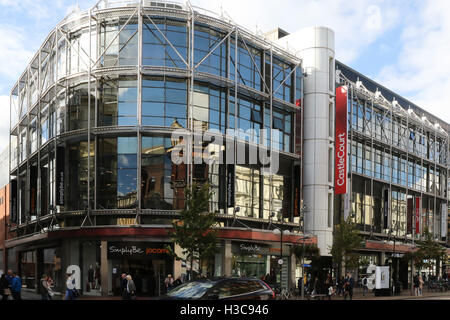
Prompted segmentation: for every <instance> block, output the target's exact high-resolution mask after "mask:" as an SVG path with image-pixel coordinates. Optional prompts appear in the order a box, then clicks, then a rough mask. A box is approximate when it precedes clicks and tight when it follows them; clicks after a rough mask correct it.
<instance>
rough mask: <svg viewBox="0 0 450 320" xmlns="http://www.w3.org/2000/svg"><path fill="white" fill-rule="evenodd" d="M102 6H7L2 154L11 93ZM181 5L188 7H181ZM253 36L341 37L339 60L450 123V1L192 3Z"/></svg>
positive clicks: (13, 1)
mask: <svg viewBox="0 0 450 320" xmlns="http://www.w3.org/2000/svg"><path fill="white" fill-rule="evenodd" d="M96 2H97V0H78V1H76V0H56V1H55V0H0V108H1V110H2V111H1V113H0V114H1V115H2V116H1V117H0V151H1V150H3V149H4V148H5V147H6V146H7V143H8V131H9V93H10V90H11V89H12V87H13V86H14V84H15V82H16V81H17V79H18V77H19V76H20V75H21V74H22V72H23V71H24V70H25V68H26V66H27V65H28V63H29V62H30V60H31V58H32V57H33V55H34V54H35V53H36V51H37V50H38V49H39V47H40V46H41V44H42V42H43V41H44V40H45V38H46V37H47V35H48V34H49V32H50V31H51V30H52V29H53V28H54V27H55V26H56V24H57V23H58V22H59V21H61V20H62V19H63V18H64V17H65V16H66V15H67V14H69V13H70V12H71V11H72V10H73V9H74V8H75V7H76V5H77V3H78V5H79V7H80V8H81V10H86V9H89V8H90V7H92V6H93V5H94V4H95V3H96ZM175 2H182V1H181V0H178V1H175ZM191 3H192V5H194V6H197V7H200V8H205V9H208V10H212V11H215V12H221V11H223V12H224V13H225V15H226V16H229V17H230V18H231V19H232V20H233V21H234V22H235V23H237V24H238V25H241V26H243V27H246V28H247V29H249V30H252V31H255V30H258V31H259V32H267V31H270V30H273V29H275V28H277V27H280V28H282V29H284V30H286V31H288V32H289V33H293V32H295V31H297V30H299V29H301V28H303V27H308V26H326V27H329V28H331V29H333V30H334V31H335V35H336V58H337V59H338V60H340V61H341V62H343V63H345V64H347V65H349V66H350V67H352V68H353V69H355V70H357V71H359V72H360V73H362V74H364V75H366V76H368V77H370V78H372V79H374V80H375V81H377V82H379V83H380V84H382V85H384V86H385V87H387V88H389V89H391V90H392V91H394V92H396V93H398V94H400V95H401V96H403V97H405V98H406V99H408V100H410V101H411V102H413V103H415V104H417V105H418V106H419V107H421V108H422V109H425V110H427V111H428V112H430V113H432V114H434V115H436V116H437V117H439V118H440V119H442V120H444V121H446V122H447V123H450V111H449V108H448V106H447V97H446V95H447V94H448V93H450V76H448V75H450V59H449V58H448V54H449V52H450V1H448V0H345V1H344V0H277V1H267V0H191Z"/></svg>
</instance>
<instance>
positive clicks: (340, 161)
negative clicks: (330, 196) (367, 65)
mask: <svg viewBox="0 0 450 320" xmlns="http://www.w3.org/2000/svg"><path fill="white" fill-rule="evenodd" d="M347 92H348V88H347V86H342V87H339V88H337V89H336V132H335V134H336V135H335V174H334V180H335V181H334V187H335V194H337V195H339V194H346V193H347V104H348V102H347Z"/></svg>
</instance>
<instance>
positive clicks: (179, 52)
mask: <svg viewBox="0 0 450 320" xmlns="http://www.w3.org/2000/svg"><path fill="white" fill-rule="evenodd" d="M129 18H130V16H126V14H125V16H121V17H115V18H113V17H104V18H102V19H101V21H100V20H99V22H98V24H97V23H96V24H95V25H92V26H91V28H89V27H88V26H85V25H83V26H72V28H74V30H72V31H71V32H70V34H69V36H68V38H67V39H66V37H62V36H61V34H60V31H59V30H55V31H53V32H52V33H51V35H50V36H49V38H48V40H47V42H46V43H45V44H44V45H43V47H42V48H41V49H40V51H41V55H40V57H41V59H35V60H33V61H32V64H31V65H30V66H29V69H30V70H31V71H30V72H27V73H25V74H24V75H23V76H22V78H21V79H20V81H19V82H18V83H17V85H16V88H15V89H14V90H13V91H12V92H13V93H12V96H11V103H12V106H11V107H12V109H14V110H16V109H17V110H16V111H14V114H13V115H12V123H11V127H12V128H15V127H16V126H17V128H16V129H13V130H11V149H10V153H11V162H10V163H11V165H12V167H11V169H12V171H13V173H14V174H13V175H12V176H11V179H12V181H13V182H14V183H16V184H17V188H16V189H17V190H16V191H15V192H12V196H11V200H12V201H13V202H16V203H17V206H16V207H14V208H13V211H16V212H13V214H12V216H13V217H16V218H17V219H16V222H18V224H23V223H25V222H27V221H35V220H37V219H39V217H43V216H45V215H48V214H51V213H53V212H56V213H63V212H69V213H73V214H75V213H78V214H79V213H80V212H86V211H87V210H89V209H90V210H96V211H102V210H103V211H104V212H107V210H122V212H125V211H124V210H136V209H142V210H180V209H182V208H184V188H185V187H186V185H187V184H188V183H189V180H190V176H189V175H191V176H192V178H193V181H198V182H205V181H209V183H210V184H211V187H212V189H213V191H214V194H213V197H212V199H211V205H210V209H211V210H212V211H214V212H217V213H228V214H233V208H227V206H226V200H227V199H226V190H225V188H226V183H225V182H226V179H227V177H226V174H227V169H226V166H224V165H222V164H218V163H208V164H206V163H202V164H195V165H193V166H192V168H190V167H189V166H186V165H174V164H173V163H172V161H171V156H172V149H173V148H174V146H175V144H174V142H173V141H172V140H171V139H170V132H171V131H172V130H173V129H178V128H188V129H190V128H191V127H194V128H200V127H201V128H202V130H203V131H206V130H212V129H215V130H218V132H220V133H222V134H223V135H225V134H226V133H227V130H235V132H237V133H236V135H237V139H238V140H241V141H246V142H248V143H249V144H254V145H258V144H262V145H263V146H265V147H266V148H268V149H269V150H270V149H274V150H277V151H282V152H283V153H282V154H281V155H280V162H282V165H280V168H281V169H280V170H278V172H277V173H276V174H275V175H273V176H272V177H267V176H264V175H263V174H262V165H253V164H248V163H245V164H239V165H238V166H236V170H235V176H234V184H235V200H236V201H235V205H236V206H239V207H240V208H241V211H240V212H239V213H238V215H239V216H243V217H248V218H255V219H269V218H270V219H274V220H281V219H287V220H289V221H291V222H294V220H295V219H298V218H294V214H293V212H292V208H293V203H292V202H293V195H292V190H293V184H294V178H293V177H292V174H293V167H294V161H296V159H297V158H296V156H295V155H294V154H293V153H294V146H293V142H294V141H295V140H294V137H295V134H296V132H300V131H299V129H300V123H298V124H297V128H296V127H295V126H294V125H295V122H294V116H295V115H296V113H297V112H298V110H297V109H296V108H295V105H294V103H295V101H296V100H295V99H298V98H301V95H302V91H301V81H302V79H301V77H302V72H301V68H300V67H299V63H300V61H297V60H296V59H295V58H293V57H292V56H290V55H289V54H288V53H282V52H278V51H277V53H275V54H273V53H272V52H271V51H270V50H268V49H267V48H266V47H265V46H263V45H261V43H260V42H259V41H255V39H252V38H251V37H248V36H245V37H244V36H243V35H241V34H239V35H238V36H237V34H236V33H233V32H229V31H226V30H222V29H220V28H218V27H217V26H212V25H207V24H205V23H201V22H196V24H195V25H194V26H193V30H192V26H191V22H190V21H189V20H188V19H180V18H173V17H164V16H163V15H155V16H153V15H151V16H148V15H143V16H142V19H138V16H137V15H135V16H133V17H131V18H130V19H129ZM140 21H142V25H139V24H140ZM141 40H142V43H139V41H141ZM140 50H141V51H140ZM191 50H192V51H191ZM285 55H286V56H285ZM191 63H192V64H193V65H194V67H195V73H194V81H192V82H191V78H190V76H189V74H187V71H188V70H189V68H190V64H191ZM39 64H41V65H40V66H39ZM35 66H39V67H38V68H35ZM137 67H139V68H137ZM89 71H90V72H91V75H93V76H92V78H91V79H88V78H87V75H88V74H89ZM94 74H95V76H94ZM205 75H207V76H205ZM65 77H70V81H67V82H65V83H64V85H62V80H63V79H66V78H65ZM205 77H206V78H205ZM39 81H41V83H38V82H39ZM89 81H90V82H89ZM231 83H234V84H235V85H236V86H232V85H230V84H231ZM271 88H272V91H273V92H272V91H271ZM236 89H237V92H236ZM43 91H45V95H44V94H43V93H44V92H43ZM271 92H272V93H273V97H274V98H275V99H274V102H273V103H270V101H269V99H267V96H268V95H270V93H271ZM264 129H265V130H266V132H265V133H263V131H262V130H264ZM278 133H279V134H278ZM247 148H248V147H247ZM206 150H210V149H207V147H206V146H203V147H202V151H206ZM247 152H248V151H247V149H246V155H247ZM299 152H300V151H299V150H297V151H296V153H299ZM298 178H299V177H298ZM295 179H297V178H295ZM62 186H64V188H62ZM127 212H128V213H129V212H130V211H127ZM150 220H151V219H150ZM150 220H149V219H148V217H143V218H142V221H150ZM287 220H286V221H287ZM81 221H83V218H82V217H80V216H79V215H78V216H71V217H68V218H67V219H64V221H61V225H62V226H76V225H77V224H78V223H81ZM94 223H97V224H98V225H109V224H113V225H126V224H127V223H129V224H131V223H134V220H133V219H131V218H129V217H125V216H123V217H122V216H121V217H117V218H112V217H107V216H105V215H104V216H98V217H96V218H95V219H94Z"/></svg>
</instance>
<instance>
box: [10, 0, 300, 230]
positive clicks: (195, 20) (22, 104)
mask: <svg viewBox="0 0 450 320" xmlns="http://www.w3.org/2000/svg"><path fill="white" fill-rule="evenodd" d="M123 3H126V7H124V6H123ZM164 4H165V5H164V6H155V5H153V4H151V2H150V1H146V0H145V1H144V0H139V1H107V0H100V1H98V2H97V3H96V4H95V5H94V6H93V7H92V8H91V9H89V10H88V11H85V12H74V13H73V14H71V15H69V16H68V17H66V18H65V19H64V20H63V21H61V22H60V23H59V24H58V25H57V26H56V27H55V28H54V29H53V30H52V31H51V32H50V34H49V36H48V37H47V38H46V40H45V41H44V44H43V45H42V46H41V47H40V49H39V50H38V52H37V54H36V55H35V56H34V57H33V59H32V62H31V63H30V64H29V65H28V67H27V69H26V71H25V72H24V73H23V74H22V76H21V77H20V80H19V81H18V82H17V83H16V85H15V87H14V89H13V90H12V91H11V101H10V102H11V114H13V112H15V113H16V114H17V118H18V121H17V123H15V121H13V119H12V118H10V135H11V136H10V139H11V141H10V142H14V140H15V139H16V142H17V143H16V146H15V148H14V147H11V143H10V161H9V172H10V181H12V180H13V179H12V177H15V178H16V180H17V186H18V188H17V194H16V197H17V199H19V192H20V183H21V181H22V180H23V179H26V180H25V181H26V185H27V186H29V182H30V167H31V166H32V163H31V161H34V160H33V159H35V158H36V159H37V168H38V170H37V172H38V177H37V181H38V182H37V195H38V196H37V206H36V208H37V209H36V211H37V213H36V215H37V218H36V220H35V221H31V217H30V213H29V212H26V213H25V216H26V219H25V221H22V219H21V216H22V213H21V212H19V210H18V209H17V215H18V217H17V221H19V223H18V224H17V225H14V226H13V228H12V230H13V231H15V232H16V233H17V236H24V235H26V234H34V233H39V232H46V231H47V230H54V229H57V228H60V222H61V221H62V220H63V219H64V218H65V217H71V216H81V217H83V220H82V223H81V225H80V227H81V228H83V227H92V226H96V217H97V216H102V215H110V216H133V217H134V221H135V223H136V224H139V223H140V217H141V216H142V215H156V216H158V215H160V216H173V215H177V212H176V211H164V210H145V209H142V207H141V188H140V185H141V176H140V175H138V179H137V180H138V181H137V199H138V203H139V205H138V208H137V209H133V210H107V211H108V213H105V211H103V210H99V208H97V205H96V203H97V201H96V200H97V199H96V194H97V193H96V192H94V196H93V198H92V197H91V188H95V185H96V184H97V181H96V179H97V175H96V174H95V172H96V171H97V161H96V158H97V153H96V152H95V155H94V157H95V160H94V167H93V169H94V171H95V172H94V176H93V179H92V180H93V181H91V176H92V172H91V170H92V168H91V165H90V163H91V152H90V150H91V145H92V142H95V143H96V142H97V136H98V135H100V134H104V133H109V134H110V133H118V132H128V133H130V132H132V133H134V134H136V136H137V138H138V139H139V140H138V141H140V138H141V137H142V132H144V131H146V127H145V126H143V125H142V117H141V105H142V101H141V97H142V95H141V94H142V78H143V76H144V75H160V76H174V77H180V78H185V79H187V80H188V83H189V85H188V92H189V101H188V110H189V112H188V119H189V124H190V126H191V127H190V130H191V132H193V130H194V127H193V93H194V80H207V81H208V82H211V83H214V84H217V85H219V86H221V87H224V88H226V89H227V93H228V95H229V96H230V97H231V96H232V95H234V97H235V103H237V97H238V95H241V94H242V95H245V96H249V97H250V98H254V99H257V100H259V101H261V102H262V103H265V104H267V105H268V106H270V112H271V115H272V110H273V107H274V106H278V107H280V108H284V109H287V110H290V111H293V112H300V108H299V107H297V106H296V105H295V104H293V103H289V102H286V101H282V100H280V99H278V98H275V97H274V95H275V94H276V93H277V92H278V91H279V90H280V88H281V87H282V86H283V84H285V83H286V81H288V79H292V78H293V79H297V78H296V77H295V75H296V74H298V73H300V74H301V73H302V69H301V60H300V59H299V58H298V57H296V56H295V55H293V54H291V53H289V52H287V51H285V50H284V49H282V48H280V47H278V46H277V45H275V44H273V43H271V42H267V41H266V40H264V39H262V38H261V37H260V36H257V35H255V34H253V33H252V32H250V31H248V30H246V29H244V28H242V27H240V26H238V25H237V24H235V23H234V22H233V21H231V20H228V21H225V18H224V16H223V13H222V15H220V16H219V15H217V17H212V16H211V12H207V14H203V13H200V11H201V10H202V9H199V8H195V7H193V6H192V5H191V4H190V2H189V1H187V2H186V3H185V4H184V5H182V6H180V5H179V4H175V3H170V2H164ZM213 15H215V14H214V13H213ZM158 17H166V18H175V19H180V20H182V21H184V22H185V23H186V27H187V31H188V53H187V59H185V58H184V57H183V56H182V55H181V54H180V52H179V51H178V50H177V49H176V47H175V46H174V44H173V43H171V41H169V39H168V38H167V37H166V35H165V34H164V32H163V31H161V30H160V29H159V28H158V26H157V24H156V23H155V22H154V19H156V18H158ZM119 18H122V19H127V20H126V22H125V24H123V25H122V26H121V28H120V29H119V30H118V31H117V33H116V34H115V36H114V37H113V38H112V39H110V40H109V41H108V43H105V44H103V46H102V44H101V43H100V30H101V25H102V23H103V22H104V21H107V20H110V19H119ZM136 20H137V24H138V30H137V31H136V32H134V33H133V34H132V35H131V36H129V38H128V40H127V41H126V42H125V44H123V46H122V48H120V49H119V52H120V51H121V50H122V49H123V48H124V47H125V46H126V45H127V44H128V43H129V42H130V41H131V40H132V39H133V37H138V46H139V48H138V63H137V65H136V66H117V65H116V66H104V65H102V61H103V60H104V58H105V56H106V54H107V52H108V49H109V48H111V46H112V45H113V44H114V42H115V41H116V40H117V38H118V37H119V36H120V35H121V34H123V32H124V29H125V28H126V26H128V25H129V24H130V23H131V22H132V21H136ZM197 24H206V25H208V26H212V27H214V28H217V29H219V30H220V31H221V32H223V34H224V37H223V38H222V39H220V41H219V42H218V43H216V44H215V45H214V47H213V48H212V49H211V50H210V51H209V52H208V53H207V54H206V55H205V56H204V57H202V59H201V60H200V61H199V62H198V63H197V64H194V49H195V48H194V37H195V36H194V31H195V26H196V25H197ZM149 25H152V26H153V27H155V28H156V30H157V35H158V36H159V37H162V38H163V39H164V41H165V43H166V44H168V45H169V46H170V47H171V49H173V51H174V52H175V54H176V56H177V57H178V58H180V59H181V61H182V62H183V67H179V68H174V67H161V66H147V65H143V55H142V44H143V41H142V40H143V30H144V28H148V26H149ZM86 29H87V30H88V33H87V35H88V41H87V42H88V46H87V47H83V44H82V40H81V39H82V38H83V36H85V34H84V33H85V32H84V31H86ZM78 35H79V39H80V40H78V41H74V39H75V37H76V36H78ZM231 43H234V46H235V48H234V49H235V50H236V52H235V57H237V50H238V47H239V46H240V47H242V45H243V47H244V48H245V50H246V52H247V53H248V54H249V55H250V58H251V60H252V65H253V66H254V67H255V69H256V70H257V73H258V75H259V76H260V78H261V82H262V85H263V88H264V89H263V90H262V91H259V90H256V89H254V88H252V87H249V86H246V85H245V84H243V83H240V82H239V76H240V75H239V69H238V64H237V63H236V62H233V63H234V65H235V70H234V80H232V79H230V69H231V66H232V64H231V63H232V61H231V60H232V54H231V52H230V50H227V57H226V59H227V65H228V67H227V70H228V77H227V78H224V77H219V76H215V75H212V74H207V73H204V72H200V71H199V70H198V69H199V67H200V66H202V64H203V63H204V61H206V59H207V58H208V57H209V56H210V55H211V54H213V53H214V51H215V50H216V49H217V48H219V47H220V46H221V45H222V44H227V48H231V46H230V44H231ZM249 46H253V47H255V48H258V50H259V51H260V52H261V53H262V55H261V57H260V59H261V65H258V64H257V63H256V61H255V59H256V58H255V55H254V53H253V52H252V50H251V49H250V48H249ZM274 55H277V57H280V58H282V59H283V60H284V61H285V62H286V63H287V64H288V65H289V67H290V68H291V69H292V70H290V73H289V74H288V75H287V76H286V77H285V78H284V79H283V81H282V83H281V84H280V85H279V86H278V87H277V88H273V85H272V81H271V83H270V84H268V83H266V76H267V75H266V70H265V68H261V67H262V66H264V65H265V63H266V62H267V61H270V70H273V57H274ZM63 56H64V59H63V58H62V57H63ZM117 59H119V58H118V57H117ZM75 60H77V65H76V70H77V71H76V72H73V70H72V69H73V68H74V63H73V61H75ZM69 61H70V62H71V65H70V66H69ZM109 75H134V76H137V80H138V81H137V83H138V88H137V89H138V103H137V104H138V115H137V116H138V125H137V126H131V127H120V128H119V127H96V124H97V114H98V104H97V99H95V105H94V106H92V105H91V103H92V102H91V100H92V99H91V98H89V99H88V116H87V118H88V120H87V121H88V127H87V129H79V130H74V131H70V132H63V133H57V131H56V122H57V121H58V119H57V115H58V113H57V112H56V111H57V110H58V109H59V105H58V103H59V102H60V100H61V99H64V100H63V105H64V106H67V105H68V99H69V97H68V88H69V87H71V86H73V85H75V84H81V83H87V86H88V89H87V91H88V95H89V97H91V96H92V95H95V96H96V97H97V93H98V90H97V87H98V86H97V84H98V82H99V81H100V79H101V78H102V77H108V76H109ZM270 79H273V74H272V71H271V74H270ZM295 81H296V80H294V81H293V84H294V86H295ZM36 84H37V85H36ZM294 88H295V87H294ZM294 92H295V89H293V90H292V94H294ZM262 105H263V106H264V104H262ZM47 106H48V107H47ZM52 108H54V110H55V112H54V119H53V121H54V122H55V123H54V124H53V128H51V129H50V130H53V131H52V136H51V137H50V136H49V138H48V141H46V142H45V143H44V144H41V137H40V134H39V133H40V131H39V130H38V128H39V127H40V124H41V120H42V119H50V117H51V116H52V113H51V109H52ZM91 109H92V110H93V111H95V119H94V121H95V123H94V125H93V124H92V123H91ZM263 110H264V108H263ZM294 118H295V117H294ZM34 119H36V120H34ZM31 121H36V126H37V127H36V133H32V132H30V131H31V130H30V123H31ZM64 128H66V129H67V128H68V117H67V116H65V123H64ZM151 131H152V132H156V131H158V129H156V130H155V128H152V129H151ZM163 131H164V132H166V131H167V130H163ZM24 132H25V134H26V138H25V139H24V141H25V142H24V141H22V140H21V138H22V134H23V133H24ZM32 134H33V135H37V140H36V145H37V147H36V150H33V153H32V154H29V152H28V150H29V148H30V145H29V144H30V136H31V135H32ZM86 136H87V139H88V142H87V143H88V146H87V148H88V149H87V150H88V162H87V163H88V179H87V196H88V201H87V206H86V208H85V210H81V211H72V212H61V211H60V208H56V207H52V208H50V214H47V215H43V216H41V203H40V201H41V200H40V194H41V191H42V190H41V173H40V167H41V164H40V161H41V158H42V157H45V156H46V155H47V159H48V161H49V163H50V155H51V154H52V153H53V155H54V156H53V161H54V163H55V164H56V161H57V154H56V149H57V146H58V145H59V144H60V143H63V142H65V141H67V140H70V139H73V138H75V137H86ZM292 137H293V138H292V141H293V142H294V141H295V129H293V131H292ZM271 141H272V142H271V143H272V145H271V146H270V151H271V152H272V150H273V139H272V140H271ZM23 143H26V150H27V151H26V154H27V155H26V158H24V159H22V158H21V157H23V156H24V155H23V152H22V151H23ZM95 145H96V144H95ZM191 151H192V150H191ZM137 152H138V154H141V146H140V144H138V151H137ZM280 153H282V154H286V155H287V156H290V157H291V158H292V159H294V160H298V156H297V155H295V154H288V153H285V152H282V151H281V150H280ZM188 154H189V155H190V157H192V152H188ZM13 157H15V158H16V160H17V161H16V163H14V165H13V166H12V164H11V159H12V158H13ZM192 162H193V161H191V163H192ZM140 166H141V163H140V161H138V172H140V170H141V168H140ZM25 169H26V172H27V175H26V177H23V178H22V177H21V176H20V173H21V171H22V170H25ZM188 170H189V171H188V176H189V177H190V184H192V174H191V173H192V170H193V165H192V164H191V165H189V166H188ZM52 178H53V181H54V184H53V186H52V188H53V190H51V191H50V192H52V193H53V194H54V195H55V194H56V169H54V170H53V177H52ZM92 184H93V185H92ZM26 197H27V198H26V199H25V203H29V197H30V194H29V192H26ZM271 199H272V198H271ZM270 203H271V205H272V201H270ZM270 209H271V210H272V208H270ZM22 210H24V209H23V208H22ZM228 218H229V217H224V219H228ZM231 218H232V217H231ZM253 220H254V222H255V223H266V222H268V221H266V220H264V219H250V221H253ZM280 224H286V225H291V226H297V224H293V223H284V222H280Z"/></svg>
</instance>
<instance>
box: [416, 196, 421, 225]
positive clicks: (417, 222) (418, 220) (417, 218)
mask: <svg viewBox="0 0 450 320" xmlns="http://www.w3.org/2000/svg"><path fill="white" fill-rule="evenodd" d="M420 200H421V199H420V197H416V234H420V211H421V210H420V209H421V204H420Z"/></svg>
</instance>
